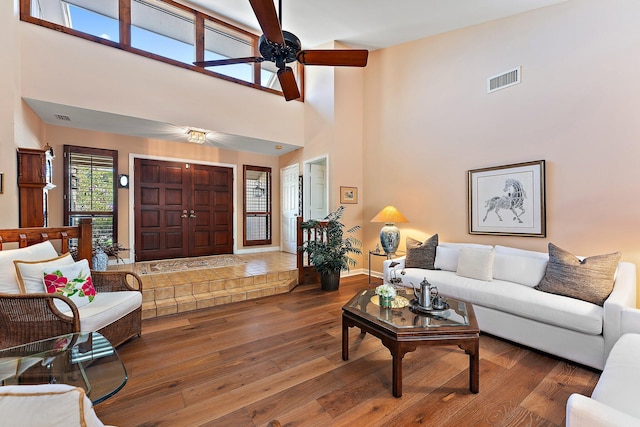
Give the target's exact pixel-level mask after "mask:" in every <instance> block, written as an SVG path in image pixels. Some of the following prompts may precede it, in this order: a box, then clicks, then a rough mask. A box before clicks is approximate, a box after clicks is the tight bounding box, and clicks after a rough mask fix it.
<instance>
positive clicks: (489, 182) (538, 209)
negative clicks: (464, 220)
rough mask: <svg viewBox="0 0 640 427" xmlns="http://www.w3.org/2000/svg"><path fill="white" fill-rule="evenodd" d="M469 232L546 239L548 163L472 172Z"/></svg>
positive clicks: (531, 163)
mask: <svg viewBox="0 0 640 427" xmlns="http://www.w3.org/2000/svg"><path fill="white" fill-rule="evenodd" d="M468 203H469V233H470V234H498V235H502V236H529V237H546V235H547V229H546V208H545V163H544V160H537V161H534V162H527V163H517V164H513V165H505V166H495V167H490V168H483V169H474V170H470V171H469V201H468Z"/></svg>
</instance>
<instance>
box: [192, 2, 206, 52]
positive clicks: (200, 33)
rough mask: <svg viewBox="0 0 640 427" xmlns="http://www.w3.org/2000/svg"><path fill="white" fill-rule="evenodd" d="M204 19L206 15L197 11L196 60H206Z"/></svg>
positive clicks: (195, 22)
mask: <svg viewBox="0 0 640 427" xmlns="http://www.w3.org/2000/svg"><path fill="white" fill-rule="evenodd" d="M204 19H205V16H204V15H203V14H202V13H200V12H196V14H195V21H194V24H195V32H196V35H195V49H196V61H204V50H205V46H204Z"/></svg>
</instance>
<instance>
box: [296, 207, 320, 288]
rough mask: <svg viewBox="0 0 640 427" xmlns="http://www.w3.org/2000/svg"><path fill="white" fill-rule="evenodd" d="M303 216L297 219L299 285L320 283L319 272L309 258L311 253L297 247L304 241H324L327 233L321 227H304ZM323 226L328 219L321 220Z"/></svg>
mask: <svg viewBox="0 0 640 427" xmlns="http://www.w3.org/2000/svg"><path fill="white" fill-rule="evenodd" d="M302 222H303V221H302V217H301V216H299V217H297V219H296V251H297V252H296V254H297V261H296V266H297V268H298V285H305V284H309V283H320V277H319V276H318V273H317V272H316V271H315V270H314V268H313V266H312V265H311V262H310V260H309V255H308V254H305V253H303V252H301V251H299V250H298V249H297V248H299V247H300V246H302V244H303V243H304V242H308V241H310V240H319V241H324V239H325V237H326V236H325V234H324V233H323V232H322V231H320V229H319V228H306V229H303V228H302V227H301V225H302ZM320 225H321V226H325V225H327V222H326V221H320Z"/></svg>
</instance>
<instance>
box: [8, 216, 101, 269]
mask: <svg viewBox="0 0 640 427" xmlns="http://www.w3.org/2000/svg"><path fill="white" fill-rule="evenodd" d="M91 233H92V224H91V219H90V218H82V219H81V220H80V224H79V225H78V226H74V227H70V226H65V227H29V228H13V229H4V230H0V250H2V249H3V248H2V245H3V243H18V246H19V247H21V248H24V247H26V246H29V245H33V244H34V243H40V242H44V241H47V240H54V239H56V240H57V239H59V240H60V241H61V243H60V245H61V252H62V253H66V252H69V239H78V259H86V260H88V261H89V267H91V257H92V250H93V247H92V246H93V244H92V239H91Z"/></svg>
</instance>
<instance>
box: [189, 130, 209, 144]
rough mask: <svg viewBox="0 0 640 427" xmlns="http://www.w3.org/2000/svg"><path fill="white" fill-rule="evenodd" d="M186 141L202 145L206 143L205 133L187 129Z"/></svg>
mask: <svg viewBox="0 0 640 427" xmlns="http://www.w3.org/2000/svg"><path fill="white" fill-rule="evenodd" d="M187 135H188V139H187V140H188V141H189V142H193V143H195V144H204V142H205V141H206V137H207V133H206V132H203V131H201V130H196V129H189V130H188V131H187Z"/></svg>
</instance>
